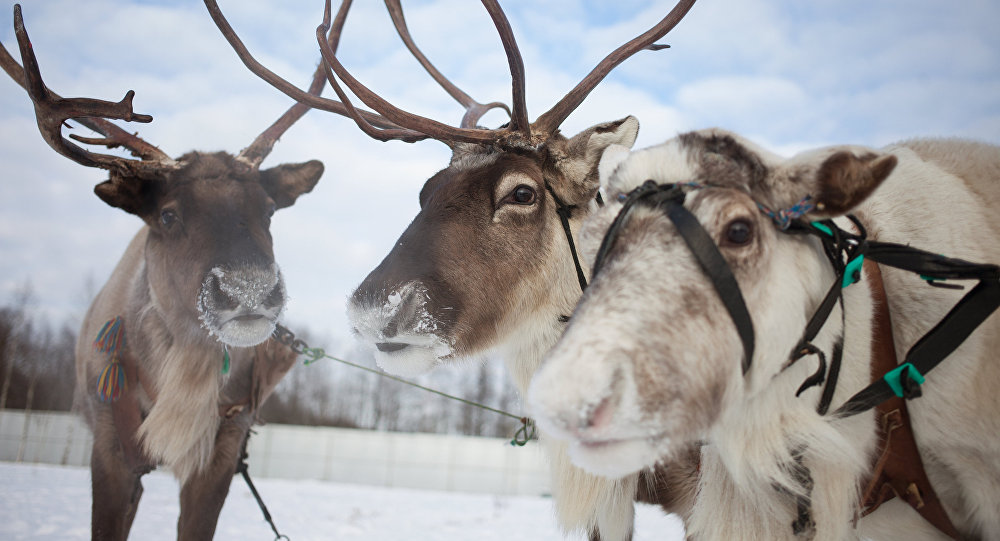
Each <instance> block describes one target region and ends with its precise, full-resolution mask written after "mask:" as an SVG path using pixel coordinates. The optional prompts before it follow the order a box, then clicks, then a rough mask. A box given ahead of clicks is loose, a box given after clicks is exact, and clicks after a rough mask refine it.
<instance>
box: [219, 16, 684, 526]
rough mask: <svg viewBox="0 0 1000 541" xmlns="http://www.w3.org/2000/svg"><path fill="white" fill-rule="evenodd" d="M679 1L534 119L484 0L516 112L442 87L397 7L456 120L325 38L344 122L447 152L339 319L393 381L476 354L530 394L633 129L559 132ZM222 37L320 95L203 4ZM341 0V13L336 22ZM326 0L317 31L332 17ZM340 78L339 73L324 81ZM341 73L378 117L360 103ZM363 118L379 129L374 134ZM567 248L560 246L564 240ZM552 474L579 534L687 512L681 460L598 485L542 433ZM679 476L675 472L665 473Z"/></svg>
mask: <svg viewBox="0 0 1000 541" xmlns="http://www.w3.org/2000/svg"><path fill="white" fill-rule="evenodd" d="M693 3H694V2H693V0H684V1H681V2H678V4H677V5H676V7H675V8H674V9H673V10H672V11H671V12H670V13H669V14H668V15H667V16H666V17H664V18H663V19H662V20H661V21H659V22H658V23H657V24H656V25H655V26H653V27H652V28H651V29H650V30H648V31H647V32H645V33H644V34H642V35H641V36H639V37H637V38H635V39H634V40H632V41H630V42H628V43H626V44H625V45H623V46H621V47H619V48H618V49H617V50H615V51H614V52H612V53H611V54H610V55H608V56H607V57H606V58H605V59H604V60H603V61H601V62H600V63H599V64H598V66H597V67H596V68H594V70H593V71H591V72H590V74H589V75H587V76H586V77H585V78H584V79H583V80H582V81H581V82H580V83H579V84H578V85H577V86H576V87H575V88H574V89H573V90H571V91H570V92H569V93H568V94H567V95H566V96H565V97H564V98H562V99H561V100H560V101H559V102H558V103H557V104H556V105H555V106H554V107H552V108H551V109H550V110H549V111H547V112H545V113H544V114H542V115H541V116H539V117H538V118H537V119H536V120H535V121H534V122H533V123H532V122H529V120H528V112H527V109H526V107H525V96H524V66H523V63H522V61H521V56H520V52H519V50H518V48H517V44H516V43H515V40H514V37H513V33H512V31H511V28H510V24H509V22H508V20H507V18H506V16H505V15H504V13H503V11H502V10H501V9H500V7H499V5H498V4H497V2H495V1H491V0H484V1H483V4H484V6H485V7H486V9H487V11H488V12H489V14H490V16H491V18H492V20H493V22H494V23H495V26H496V28H497V31H498V32H499V34H500V36H501V41H502V42H503V45H504V49H505V50H506V53H507V59H508V63H509V65H510V71H511V74H512V101H513V106H512V107H511V108H508V107H507V106H506V105H504V104H501V103H489V104H481V103H479V102H477V101H475V100H474V99H473V98H471V97H470V96H469V95H468V94H466V93H464V92H463V91H461V90H460V89H458V88H457V87H456V86H455V85H453V84H452V83H451V82H450V81H448V80H447V79H446V78H445V77H444V76H443V75H442V74H441V73H440V72H439V71H438V70H437V69H436V68H435V67H434V66H433V65H432V64H431V63H430V62H429V61H428V60H427V58H426V57H425V56H424V55H423V54H422V53H421V52H420V50H419V49H418V48H417V47H416V45H415V43H414V41H413V39H412V37H411V36H410V33H409V31H408V29H407V26H406V22H405V19H404V17H403V12H402V8H401V7H400V3H399V1H398V0H387V1H386V7H387V9H388V11H389V13H390V15H391V17H392V20H393V23H394V25H395V27H396V30H397V32H398V34H399V35H400V37H401V38H402V40H403V42H404V43H405V45H406V46H407V48H408V49H409V50H410V51H411V53H412V54H413V55H414V56H415V57H416V58H417V60H418V61H419V62H420V64H421V65H422V66H423V67H424V68H425V69H426V70H427V72H428V73H430V75H431V76H432V77H433V78H434V79H435V80H436V81H437V82H438V83H439V84H441V86H443V87H444V88H445V90H446V91H447V92H448V93H449V94H450V95H451V96H452V97H453V98H455V100H456V101H458V102H459V103H460V104H462V106H463V107H465V109H466V114H465V116H464V117H463V119H462V121H461V123H460V125H459V126H458V127H453V126H449V125H446V124H443V123H440V122H436V121H434V120H431V119H428V118H425V117H421V116H417V115H414V114H412V113H409V112H406V111H403V110H400V109H398V108H396V107H394V106H393V105H392V104H390V103H388V102H386V101H385V100H383V99H382V98H380V97H379V96H378V95H377V94H376V93H374V92H372V91H371V90H369V89H368V88H366V87H365V86H364V85H363V84H361V83H360V82H359V81H357V80H356V79H355V78H354V77H353V76H351V74H350V73H349V72H348V71H347V70H346V69H345V68H344V66H343V65H341V63H340V62H339V60H338V59H337V57H336V55H335V54H334V51H333V50H331V48H330V47H328V46H326V44H325V43H324V42H323V40H319V41H320V47H321V51H322V54H323V58H324V60H325V62H326V65H327V66H328V69H329V70H330V72H329V73H328V75H329V77H328V79H329V80H330V82H331V86H333V88H334V90H335V91H336V92H337V95H338V98H339V99H340V101H341V102H342V103H343V105H344V106H346V107H347V108H348V111H347V114H348V115H350V116H351V117H352V118H354V119H355V121H356V123H357V124H358V126H359V127H360V128H361V129H362V130H363V131H364V132H365V133H367V134H368V135H370V136H372V137H373V138H376V139H378V140H383V141H387V140H402V141H407V142H413V141H417V140H422V139H426V138H432V139H435V140H438V141H441V142H443V143H445V144H447V145H448V146H449V147H450V148H451V149H452V157H451V161H450V163H449V164H448V166H447V167H446V168H444V169H443V170H441V171H440V172H438V173H437V174H435V175H434V176H433V177H431V178H430V179H429V180H427V182H426V183H425V184H424V187H423V189H422V190H421V192H420V206H421V210H420V212H419V213H418V214H417V216H416V217H415V218H414V219H413V222H412V223H411V224H410V226H409V227H408V228H407V229H406V230H405V231H404V232H403V233H402V235H401V236H400V238H399V241H398V242H397V243H396V246H395V247H394V248H393V249H392V251H391V252H390V253H389V254H388V255H387V256H386V257H385V259H384V260H383V261H382V263H381V264H380V265H379V266H378V267H377V268H376V269H374V270H373V271H372V272H371V273H370V274H369V275H368V277H367V278H365V280H364V281H363V282H362V283H361V285H360V286H358V288H357V289H356V291H355V292H354V293H353V294H352V296H351V299H350V302H349V307H348V312H349V316H350V319H351V322H352V325H353V327H354V330H355V332H356V333H357V336H358V337H359V338H360V340H362V341H364V342H367V343H369V344H371V345H373V346H374V347H375V349H376V350H377V351H376V352H375V359H376V361H377V363H378V364H379V366H381V367H382V368H383V369H385V370H386V371H389V372H393V373H397V374H403V375H415V374H418V373H421V372H425V371H427V370H430V369H431V368H433V367H435V366H438V365H441V364H444V363H446V362H450V361H451V360H453V359H457V358H462V357H469V356H473V355H477V354H480V353H482V352H486V351H490V350H494V351H498V352H499V353H500V354H501V355H502V356H503V357H504V358H505V359H506V365H507V368H508V370H509V372H510V374H511V375H512V376H513V379H514V381H515V383H516V384H517V386H518V387H519V388H520V389H521V390H522V391H524V390H526V389H527V387H528V383H529V381H530V379H531V376H532V374H533V373H534V372H535V370H536V368H537V367H538V365H539V362H540V360H541V358H542V355H543V354H544V353H545V351H547V350H548V348H549V347H550V346H552V345H553V344H554V343H555V341H556V340H557V338H558V337H559V335H560V334H561V333H562V330H563V327H564V325H565V322H564V321H562V317H561V316H563V315H565V314H569V313H570V311H571V310H572V308H573V306H574V305H575V304H576V302H577V300H578V299H579V297H580V291H581V284H583V283H585V281H586V276H585V272H584V271H583V270H582V269H581V268H580V267H579V266H578V265H576V266H575V265H574V261H575V251H574V248H573V235H575V232H576V230H577V228H578V227H579V225H580V223H581V222H582V220H583V219H584V218H585V217H586V216H587V215H588V214H590V213H591V212H593V210H594V209H595V208H596V207H597V206H598V202H597V201H596V200H595V198H596V197H597V194H598V178H597V164H598V159H599V158H600V156H601V153H602V151H603V150H604V149H605V148H606V147H608V146H609V145H625V146H631V145H632V144H633V142H634V141H635V138H636V135H637V132H638V127H639V125H638V121H637V120H636V119H635V118H634V117H631V116H630V117H626V118H623V119H620V120H615V121H612V122H606V123H602V124H598V125H596V126H593V127H591V128H589V129H586V130H584V131H583V132H581V133H579V134H577V135H575V136H573V137H566V136H564V135H562V134H561V133H559V125H560V124H561V123H562V122H563V121H564V120H565V119H566V118H567V117H568V116H569V114H570V113H572V112H573V110H574V109H575V108H576V107H577V106H579V105H580V103H582V101H583V100H584V99H585V98H586V96H587V95H588V94H589V93H590V91H591V90H593V89H594V88H595V87H596V85H597V84H598V83H600V81H601V80H603V78H604V77H605V76H606V75H607V74H608V73H609V72H610V71H611V70H612V69H613V68H614V67H615V66H617V65H618V64H620V63H621V62H623V61H624V60H625V59H627V58H628V57H630V56H631V55H632V54H634V53H636V52H638V51H639V50H642V49H645V48H653V49H657V48H659V46H655V45H653V44H654V42H655V41H656V40H658V39H659V38H661V37H662V36H663V35H665V34H666V33H667V32H668V31H669V30H670V29H672V28H673V27H674V26H675V25H676V24H677V23H678V22H680V20H681V18H682V17H683V16H684V15H685V14H686V13H687V11H688V10H689V9H690V8H691V6H692V5H693ZM206 4H207V5H208V6H209V9H210V11H212V12H213V17H214V18H215V20H216V23H217V25H218V26H219V28H220V30H222V32H223V33H224V34H225V35H226V36H227V38H228V39H229V41H230V43H231V44H232V45H233V47H234V48H235V49H236V50H237V51H238V52H239V53H240V54H241V58H243V59H244V62H245V63H246V64H247V66H248V67H250V69H251V70H252V71H254V72H255V73H257V74H258V75H259V76H261V77H262V78H265V79H266V80H268V81H269V82H271V83H272V84H273V85H275V86H276V87H277V88H279V89H281V90H282V91H283V92H285V93H286V94H288V95H289V96H291V97H293V98H295V99H299V100H302V102H303V103H310V104H313V103H315V104H317V105H319V103H318V100H317V99H316V98H314V97H311V96H308V95H307V94H306V93H305V92H302V91H301V90H297V89H295V88H294V86H293V85H291V84H289V83H287V82H286V81H282V80H280V79H279V78H277V77H276V76H274V74H272V73H270V72H269V71H267V70H266V69H263V68H262V66H260V65H259V63H257V62H256V60H254V59H253V58H252V57H251V56H250V54H249V52H248V51H247V50H246V48H245V47H244V46H243V44H242V43H241V42H240V41H239V39H238V37H237V36H236V35H235V33H234V32H233V30H232V28H231V27H230V26H229V25H228V23H227V22H226V21H225V19H224V18H223V17H222V15H221V13H220V12H219V10H218V7H217V6H216V5H215V4H216V3H215V2H214V1H213V0H206ZM349 4H350V2H344V3H343V4H342V5H341V13H343V11H344V10H345V9H346V8H347V6H349ZM330 17H331V8H330V2H327V3H326V11H325V14H324V23H323V24H322V25H320V27H319V28H318V29H317V36H321V35H322V34H323V33H324V29H325V28H326V27H327V26H328V25H329V24H330V23H329V21H330ZM334 74H335V76H334ZM337 78H339V79H341V80H343V82H344V83H345V84H346V85H347V86H348V87H349V88H350V90H351V91H352V92H353V93H354V94H355V95H356V96H358V97H359V98H360V99H361V101H363V102H364V103H365V104H366V105H368V106H369V107H371V108H372V109H374V110H375V111H377V112H378V115H375V114H372V113H368V112H367V111H359V110H357V109H356V108H355V107H354V106H353V105H352V103H351V101H350V98H349V96H348V95H347V94H346V92H344V91H343V90H342V89H341V87H340V85H339V83H338V82H337ZM493 108H502V109H504V110H505V111H506V112H507V113H508V114H509V116H510V122H509V123H508V124H507V125H506V126H504V127H502V128H500V129H493V130H489V129H483V128H481V127H478V125H477V123H478V121H479V119H480V118H482V116H483V114H485V113H486V112H487V111H489V110H490V109H493ZM372 119H375V120H379V121H382V123H383V125H382V126H373V125H372ZM567 245H568V247H567ZM543 441H545V442H546V444H547V448H548V454H549V456H550V459H551V464H552V470H553V483H552V485H553V491H554V495H555V500H556V508H557V514H558V516H559V520H560V522H561V524H562V526H563V528H564V529H566V530H574V529H585V530H587V531H588V532H589V533H590V535H591V538H594V539H597V538H602V539H605V540H607V539H628V538H630V537H631V530H632V521H633V513H634V512H633V504H632V502H633V499H634V498H635V497H636V495H637V493H638V494H639V495H640V496H641V497H642V498H643V499H644V500H646V501H650V502H654V503H661V504H663V505H664V506H665V508H666V509H668V510H671V511H680V510H682V509H683V508H684V507H685V503H684V501H685V497H686V496H685V495H686V493H687V491H684V490H680V489H679V488H678V489H676V490H675V489H674V488H668V487H675V485H676V483H677V481H678V480H686V479H689V478H690V475H689V474H690V471H691V470H693V467H694V466H696V465H697V463H696V462H695V463H693V464H692V463H691V462H688V464H686V465H685V466H684V467H681V466H677V467H671V468H667V469H666V470H665V471H660V472H657V474H656V475H654V474H652V472H648V473H647V474H646V475H644V477H643V480H642V482H641V483H640V481H639V476H638V475H634V476H631V477H629V478H627V479H622V480H615V481H610V480H605V479H602V478H600V477H596V476H593V475H589V474H587V473H585V472H583V471H582V470H580V469H579V468H576V467H574V466H572V465H571V464H570V463H569V462H568V460H567V459H566V457H565V453H564V448H563V447H562V445H561V444H559V443H556V442H548V441H547V439H543ZM675 477H676V478H677V479H675Z"/></svg>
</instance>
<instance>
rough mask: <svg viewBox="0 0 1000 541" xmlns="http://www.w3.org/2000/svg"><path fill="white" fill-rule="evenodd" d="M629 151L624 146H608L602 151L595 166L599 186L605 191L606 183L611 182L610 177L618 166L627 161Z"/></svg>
mask: <svg viewBox="0 0 1000 541" xmlns="http://www.w3.org/2000/svg"><path fill="white" fill-rule="evenodd" d="M630 153H631V149H629V147H627V146H625V145H608V148H606V149H604V154H602V155H601V161H600V163H599V164H598V166H597V171H598V173H599V174H600V177H601V186H603V187H604V189H605V190H607V189H608V182H609V181H610V180H611V176H612V175H613V174H614V173H615V170H616V169H618V166H619V165H621V164H622V162H624V161H625V160H626V159H628V156H629V154H630Z"/></svg>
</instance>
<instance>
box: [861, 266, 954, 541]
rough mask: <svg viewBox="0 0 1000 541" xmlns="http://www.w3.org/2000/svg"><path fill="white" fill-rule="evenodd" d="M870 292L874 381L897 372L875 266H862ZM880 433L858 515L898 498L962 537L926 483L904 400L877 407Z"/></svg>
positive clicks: (950, 533) (881, 285)
mask: <svg viewBox="0 0 1000 541" xmlns="http://www.w3.org/2000/svg"><path fill="white" fill-rule="evenodd" d="M864 269H865V273H866V276H867V278H868V280H867V282H868V287H869V289H870V290H871V293H872V301H873V309H874V313H873V317H872V378H873V379H875V378H880V377H882V374H885V373H887V372H889V371H890V370H892V369H894V368H896V366H897V364H898V362H897V360H896V344H895V341H894V340H893V337H892V319H891V317H890V314H889V305H888V300H887V298H886V293H885V285H884V283H883V282H882V272H881V271H880V270H879V266H878V263H875V262H874V261H871V260H866V261H865V262H864ZM875 412H876V419H877V421H878V430H879V453H878V455H877V459H876V461H875V464H874V466H873V469H872V473H871V478H870V479H869V481H868V482H867V483H865V489H864V492H863V495H862V500H861V501H862V512H861V516H867V515H868V514H870V513H873V512H874V511H875V510H876V509H878V508H879V506H880V505H882V504H883V503H885V502H887V501H889V500H891V499H892V498H895V497H899V498H901V499H903V500H904V501H905V502H906V503H908V504H910V506H911V507H913V509H914V510H916V511H917V513H920V516H922V517H924V519H925V520H926V521H927V522H929V523H930V524H932V525H933V526H934V527H935V528H937V529H938V530H940V531H941V532H943V533H944V534H945V535H948V536H949V537H951V538H952V539H959V538H960V537H961V536H960V535H959V533H958V530H957V529H956V528H955V526H954V525H953V524H952V522H951V520H950V519H949V518H948V514H947V513H946V512H945V510H944V506H943V505H942V504H941V500H939V499H938V497H937V494H936V493H935V492H934V488H933V487H932V486H931V483H930V481H929V480H928V479H927V472H926V471H924V463H923V460H921V458H920V453H919V451H918V449H917V442H916V440H915V439H914V437H913V427H912V425H911V424H910V416H909V414H908V413H907V408H906V400H905V399H904V398H901V397H898V396H893V397H892V398H890V399H888V400H886V401H885V402H882V403H881V404H879V405H878V406H876V407H875Z"/></svg>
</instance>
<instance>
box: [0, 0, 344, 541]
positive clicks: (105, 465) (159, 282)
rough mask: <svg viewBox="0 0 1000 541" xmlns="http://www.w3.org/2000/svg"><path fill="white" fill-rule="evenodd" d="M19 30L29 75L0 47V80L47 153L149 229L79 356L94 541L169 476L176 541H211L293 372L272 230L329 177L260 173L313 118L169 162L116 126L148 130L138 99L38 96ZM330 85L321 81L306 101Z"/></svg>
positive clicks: (115, 276)
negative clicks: (6, 81)
mask: <svg viewBox="0 0 1000 541" xmlns="http://www.w3.org/2000/svg"><path fill="white" fill-rule="evenodd" d="M14 28H15V33H16V35H17V41H18V45H19V47H20V53H21V59H22V62H23V63H24V67H23V69H22V67H21V66H20V65H19V64H18V63H17V62H16V61H15V60H14V58H13V57H11V55H10V54H9V53H8V52H7V50H6V49H5V48H3V47H2V46H0V64H2V65H3V68H4V70H5V71H6V72H7V73H8V74H9V75H10V76H11V77H12V78H13V79H14V80H15V81H17V82H18V83H19V84H20V85H21V86H22V87H24V88H25V89H26V90H27V92H28V94H29V96H30V97H31V101H32V103H33V104H34V107H35V114H36V118H37V121H38V126H39V130H40V131H41V134H42V136H43V137H44V139H45V141H46V142H47V143H48V144H49V145H50V146H51V147H52V148H53V149H54V150H55V151H56V152H58V153H59V154H62V155H63V156H66V157H68V158H70V159H72V160H73V161H75V162H77V163H79V164H81V165H84V166H87V167H98V168H101V169H105V170H107V171H108V173H109V176H110V178H109V179H108V180H107V181H105V182H102V183H101V184H98V185H97V186H96V187H95V189H94V191H95V193H96V194H97V195H98V197H100V198H101V199H102V200H103V201H104V202H106V203H107V204H109V205H111V206H114V207H118V208H120V209H122V210H124V211H126V212H129V213H131V214H135V215H136V216H138V217H140V218H141V219H142V220H143V222H145V225H144V226H143V227H142V229H140V230H139V232H138V233H137V234H136V236H135V237H134V239H133V240H132V242H131V243H130V244H129V246H128V248H127V249H126V251H125V254H124V255H123V256H122V258H121V260H120V261H119V263H118V265H117V266H116V268H115V269H114V271H113V273H112V275H111V277H110V279H109V280H108V282H107V283H106V284H105V285H104V287H103V288H102V289H101V291H100V292H99V293H98V295H97V298H96V299H95V300H94V302H93V304H92V305H91V306H90V309H89V310H88V312H87V315H86V317H85V319H84V321H83V325H82V327H81V330H80V337H79V340H78V343H77V347H76V361H77V367H76V372H77V386H76V408H77V409H78V410H79V411H80V413H81V414H82V415H83V417H84V418H85V420H86V422H87V423H88V425H90V427H91V429H92V431H93V434H94V443H93V450H92V455H91V476H92V490H93V494H92V496H93V506H92V517H91V519H92V521H91V529H92V536H93V538H94V539H109V540H124V539H126V538H127V536H128V532H129V530H130V528H131V525H132V520H133V518H134V517H135V512H136V508H137V505H138V503H139V499H140V497H141V495H142V484H141V481H140V478H141V477H142V475H144V474H145V473H147V472H149V471H150V470H152V469H153V468H154V467H156V466H158V465H164V466H166V467H168V468H170V469H171V470H172V471H173V473H174V475H175V476H176V477H177V478H178V480H179V482H180V484H181V490H180V508H181V512H180V518H179V520H178V525H177V535H178V538H179V539H185V540H191V539H211V538H212V536H213V535H214V532H215V527H216V522H217V520H218V516H219V512H220V511H221V509H222V505H223V502H224V501H225V498H226V495H227V493H228V492H229V486H230V483H231V481H232V478H233V474H234V472H235V470H236V466H237V463H238V459H239V456H240V454H239V453H240V451H241V446H242V444H243V442H244V441H245V439H246V437H247V433H248V430H249V428H250V425H251V424H252V422H253V421H254V420H255V417H256V414H257V411H258V408H259V406H260V405H261V403H262V401H263V400H264V399H265V398H266V397H267V396H268V395H269V394H270V393H271V391H272V390H273V389H274V386H275V385H276V384H277V383H278V381H279V380H280V379H281V377H282V376H283V375H284V374H285V373H286V372H287V371H288V369H289V368H291V366H292V364H293V363H294V360H295V354H294V352H292V351H291V350H290V349H289V348H287V347H285V346H282V345H280V344H278V343H277V342H275V341H269V340H268V337H269V336H270V335H271V333H272V331H273V330H274V328H275V323H276V320H277V318H278V316H279V315H280V314H281V312H282V309H283V308H284V306H285V300H286V299H285V286H284V283H283V281H282V278H281V273H280V271H279V269H278V267H277V265H276V264H275V261H274V253H273V249H272V239H271V234H270V232H269V226H270V221H271V215H272V213H273V212H274V210H275V209H278V208H284V207H288V206H290V205H292V204H293V203H294V202H295V200H296V198H297V197H299V196H300V195H302V194H304V193H306V192H309V191H310V190H312V188H313V187H314V186H315V185H316V182H317V181H318V180H319V178H320V176H321V175H322V173H323V165H322V163H320V162H318V161H315V160H314V161H310V162H305V163H301V164H283V165H279V166H277V167H274V168H271V169H264V170H261V169H260V164H261V162H262V161H263V160H264V158H265V157H266V156H267V155H268V153H269V152H270V150H271V147H272V146H273V144H274V142H275V140H276V139H277V138H278V137H279V136H281V134H282V133H284V132H285V130H286V129H287V128H288V127H290V126H291V125H292V124H293V123H294V122H295V121H296V120H298V119H299V118H300V117H301V116H302V115H303V114H304V113H305V112H306V111H308V109H309V108H308V107H307V106H304V105H300V104H296V105H295V106H294V107H292V108H291V109H289V110H288V111H287V112H286V113H285V114H284V115H283V116H282V117H281V118H280V119H279V120H278V121H277V122H275V123H274V124H273V125H272V126H270V127H269V128H268V129H267V130H265V131H264V132H263V133H262V134H261V135H260V136H259V137H257V139H256V140H255V141H254V142H253V143H252V144H251V145H250V146H249V147H247V148H246V149H244V150H243V151H242V152H240V153H239V155H237V156H233V155H230V154H227V153H225V152H216V153H201V152H190V153H188V154H185V155H183V156H181V157H180V158H177V159H176V160H175V159H171V158H170V157H169V156H167V155H166V154H165V153H163V152H162V151H160V150H159V149H158V148H156V147H154V146H152V145H150V144H149V143H147V142H145V141H143V140H142V139H140V138H138V137H137V136H134V135H131V134H129V133H127V132H125V131H124V130H122V129H121V128H119V127H118V126H116V125H115V124H113V123H111V122H109V121H108V120H106V119H121V120H126V121H138V122H149V121H151V120H152V118H151V117H149V116H147V115H140V114H136V113H134V112H133V110H132V96H133V92H131V91H129V92H128V94H126V96H125V98H124V99H123V100H122V101H121V102H118V103H113V102H107V101H102V100H95V99H88V98H74V99H64V98H61V97H59V96H58V95H56V94H55V93H53V92H52V91H51V90H49V89H48V88H47V87H46V86H45V84H44V83H43V82H42V79H41V75H40V73H39V68H38V64H37V61H36V59H35V56H34V53H33V52H32V47H31V43H30V42H29V40H28V35H27V33H26V31H25V28H24V23H23V20H22V17H21V10H20V6H15V8H14ZM335 37H336V36H335V35H334V33H331V39H334V40H335ZM324 84H325V82H324V77H323V73H322V71H320V70H317V73H316V77H315V78H314V80H313V84H312V86H311V87H310V92H312V93H315V94H318V93H319V92H321V90H322V88H323V86H324ZM69 119H74V120H76V121H77V122H79V123H81V124H83V125H84V126H86V127H88V128H90V129H92V130H94V131H96V132H97V133H100V134H101V135H103V137H102V138H84V137H77V136H71V137H74V138H75V139H76V140H77V141H80V142H83V143H86V144H92V145H103V146H107V147H109V148H112V147H124V148H125V149H127V150H129V151H131V153H132V154H133V155H134V156H136V157H137V158H139V159H131V158H124V157H118V156H113V155H107V154H97V153H93V152H90V151H88V150H85V149H83V148H81V147H79V146H77V145H76V144H74V143H72V142H70V141H69V140H67V139H64V138H63V136H62V133H61V129H62V125H63V123H64V122H65V121H67V120H69ZM95 346H96V347H95Z"/></svg>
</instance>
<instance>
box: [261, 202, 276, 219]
mask: <svg viewBox="0 0 1000 541" xmlns="http://www.w3.org/2000/svg"><path fill="white" fill-rule="evenodd" d="M277 208H278V206H277V205H275V204H274V201H269V202H268V203H267V207H266V209H267V210H266V211H265V212H264V214H266V215H267V217H268V218H270V217H271V216H274V211H275V210H276V209H277Z"/></svg>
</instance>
